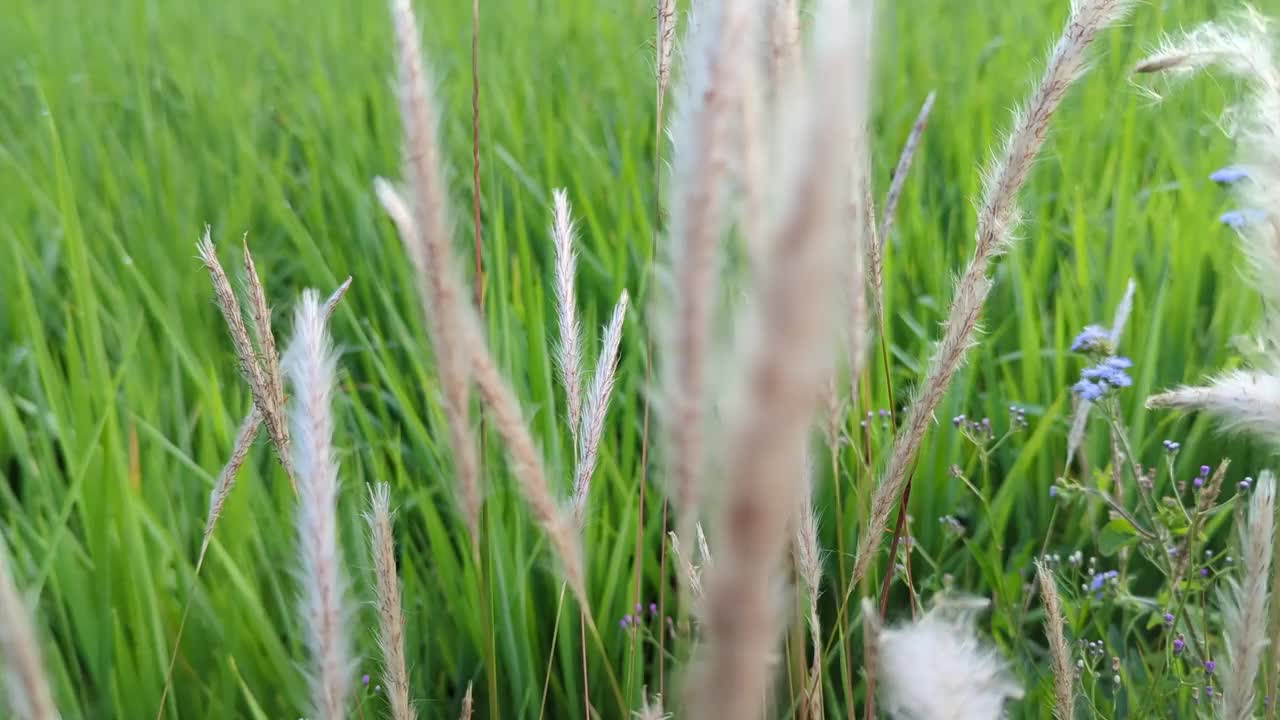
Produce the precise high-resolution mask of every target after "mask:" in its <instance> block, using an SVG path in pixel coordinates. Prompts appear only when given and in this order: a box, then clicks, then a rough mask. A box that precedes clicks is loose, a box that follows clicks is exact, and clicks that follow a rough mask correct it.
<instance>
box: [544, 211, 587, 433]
mask: <svg viewBox="0 0 1280 720" xmlns="http://www.w3.org/2000/svg"><path fill="white" fill-rule="evenodd" d="M551 196H552V198H553V200H552V202H553V205H552V207H553V210H552V222H551V238H552V240H553V241H554V243H555V248H556V279H555V295H556V315H557V320H558V323H557V324H558V325H559V326H560V342H559V345H558V346H557V347H556V364H557V365H558V366H559V368H560V382H561V384H563V385H564V392H565V397H566V398H567V399H568V405H569V431H570V432H571V433H573V437H574V440H575V441H576V440H577V438H578V425H579V423H580V422H581V418H582V327H581V325H580V324H579V323H578V300H577V297H576V294H575V292H574V281H575V276H576V275H577V265H578V256H577V252H576V251H575V250H574V248H573V236H574V223H573V215H572V213H571V211H570V209H569V196H568V195H567V194H566V193H565V191H564V190H563V189H556V190H553V191H552V193H551Z"/></svg>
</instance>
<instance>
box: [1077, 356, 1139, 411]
mask: <svg viewBox="0 0 1280 720" xmlns="http://www.w3.org/2000/svg"><path fill="white" fill-rule="evenodd" d="M1131 367H1133V362H1132V361H1131V360H1129V358H1127V357H1122V356H1119V355H1112V356H1110V357H1107V358H1105V359H1103V360H1101V361H1100V362H1098V364H1096V365H1093V366H1092V367H1087V368H1085V369H1084V370H1083V371H1081V373H1080V381H1079V382H1077V383H1076V384H1075V385H1073V386H1071V391H1072V392H1074V393H1075V394H1076V396H1077V397H1079V398H1080V399H1081V400H1088V401H1090V402H1096V401H1098V400H1100V399H1102V398H1103V397H1104V396H1105V395H1106V394H1107V393H1108V392H1110V391H1111V390H1113V389H1118V388H1125V387H1129V386H1130V385H1132V384H1133V378H1131V377H1129V373H1128V372H1127V371H1128V370H1129V368H1131Z"/></svg>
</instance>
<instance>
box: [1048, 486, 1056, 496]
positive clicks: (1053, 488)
mask: <svg viewBox="0 0 1280 720" xmlns="http://www.w3.org/2000/svg"><path fill="white" fill-rule="evenodd" d="M1049 497H1051V498H1054V497H1058V486H1057V485H1050V486H1049Z"/></svg>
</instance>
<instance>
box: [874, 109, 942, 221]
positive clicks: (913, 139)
mask: <svg viewBox="0 0 1280 720" xmlns="http://www.w3.org/2000/svg"><path fill="white" fill-rule="evenodd" d="M937 95H938V94H937V93H936V92H933V91H930V92H929V94H928V95H927V96H925V99H924V103H923V104H922V105H921V106H920V112H918V113H916V119H915V122H913V123H912V124H911V132H910V133H909V134H908V135H907V142H906V143H905V144H904V145H903V146H902V153H901V154H900V155H898V164H897V165H896V166H894V168H893V179H892V180H890V181H889V191H888V192H887V193H885V196H884V208H883V209H882V210H881V211H880V228H879V229H878V230H877V231H876V236H877V237H879V238H880V242H882V243H887V242H889V235H890V233H892V232H893V222H894V220H895V219H896V217H897V214H898V200H900V199H901V198H902V190H903V188H905V187H906V186H907V175H909V174H910V173H911V163H912V161H913V160H915V157H916V149H918V148H919V147H920V139H921V138H923V137H924V131H925V128H926V127H928V126H929V113H931V112H933V101H934V100H935V99H937Z"/></svg>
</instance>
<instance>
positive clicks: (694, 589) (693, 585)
mask: <svg viewBox="0 0 1280 720" xmlns="http://www.w3.org/2000/svg"><path fill="white" fill-rule="evenodd" d="M699 528H701V526H699ZM667 537H668V538H669V539H670V541H671V555H672V556H673V557H674V558H675V561H676V566H677V567H680V568H683V569H684V572H685V582H686V583H687V587H688V588H689V592H690V593H691V594H692V595H693V598H694V599H695V600H696V599H699V598H701V597H702V595H703V591H702V568H703V567H704V565H697V564H695V563H694V559H693V557H692V556H690V557H687V558H686V557H685V556H684V553H683V551H682V550H681V548H680V536H678V535H676V531H675V530H672V531H670V532H668V533H667ZM706 560H707V557H706V556H705V555H704V556H703V561H704V563H705V561H706Z"/></svg>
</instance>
